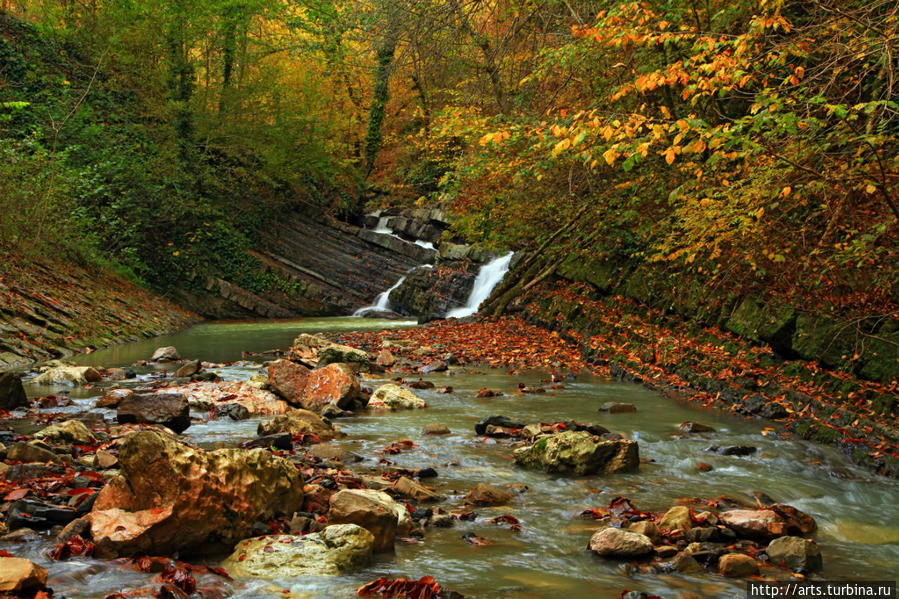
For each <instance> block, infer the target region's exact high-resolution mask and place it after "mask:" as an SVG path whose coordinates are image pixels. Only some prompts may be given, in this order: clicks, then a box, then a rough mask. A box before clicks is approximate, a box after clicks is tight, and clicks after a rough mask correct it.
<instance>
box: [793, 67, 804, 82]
mask: <svg viewBox="0 0 899 599" xmlns="http://www.w3.org/2000/svg"><path fill="white" fill-rule="evenodd" d="M793 72H794V73H796V77H798V78H799V79H802V78H803V77H805V67H796V69H794V71H793Z"/></svg>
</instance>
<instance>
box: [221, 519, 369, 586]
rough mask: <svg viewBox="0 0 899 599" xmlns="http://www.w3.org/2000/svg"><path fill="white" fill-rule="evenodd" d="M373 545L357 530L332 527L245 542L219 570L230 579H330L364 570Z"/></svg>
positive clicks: (357, 528) (344, 525)
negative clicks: (322, 577) (235, 577)
mask: <svg viewBox="0 0 899 599" xmlns="http://www.w3.org/2000/svg"><path fill="white" fill-rule="evenodd" d="M374 545H375V538H374V536H373V535H372V534H371V533H370V532H369V531H367V530H366V529H364V528H362V527H361V526H357V525H355V524H334V525H331V526H328V527H326V528H325V529H324V530H323V531H321V532H314V533H311V534H307V535H304V536H294V535H271V536H264V537H255V538H252V539H247V540H245V541H243V542H241V543H239V544H238V545H237V548H236V549H235V551H234V553H232V554H231V556H230V557H229V558H228V559H226V560H225V561H224V562H223V563H222V566H223V567H224V568H225V569H226V570H227V571H228V572H229V573H230V574H231V575H232V576H260V577H263V578H292V577H297V576H333V575H338V574H344V573H346V572H350V571H352V570H355V569H357V568H361V567H364V566H367V565H368V564H369V562H371V557H372V553H373V550H374Z"/></svg>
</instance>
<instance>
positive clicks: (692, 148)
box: [684, 138, 706, 154]
mask: <svg viewBox="0 0 899 599" xmlns="http://www.w3.org/2000/svg"><path fill="white" fill-rule="evenodd" d="M705 148H706V145H705V142H704V141H702V138H697V139H696V140H694V141H693V142H692V143H690V144H689V145H687V146H686V147H685V148H684V152H688V153H690V154H701V153H702V152H703V151H705Z"/></svg>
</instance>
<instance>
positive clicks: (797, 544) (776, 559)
mask: <svg viewBox="0 0 899 599" xmlns="http://www.w3.org/2000/svg"><path fill="white" fill-rule="evenodd" d="M766 553H767V554H768V560H769V561H770V562H771V563H772V564H773V565H775V566H780V565H784V566H786V567H787V568H790V569H791V570H801V571H803V572H816V571H818V570H820V569H821V567H822V565H823V560H822V559H821V550H820V549H819V548H818V544H817V543H816V542H815V541H813V540H812V539H803V538H802V537H780V538H779V539H774V540H773V541H771V543H770V544H769V545H768V549H767V550H766Z"/></svg>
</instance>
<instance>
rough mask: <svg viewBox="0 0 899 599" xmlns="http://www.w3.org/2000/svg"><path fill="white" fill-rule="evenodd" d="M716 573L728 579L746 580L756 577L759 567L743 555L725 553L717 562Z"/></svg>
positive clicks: (751, 559)
mask: <svg viewBox="0 0 899 599" xmlns="http://www.w3.org/2000/svg"><path fill="white" fill-rule="evenodd" d="M718 572H719V573H720V574H721V575H722V576H727V577H728V578H746V577H747V576H756V575H758V573H759V565H758V564H757V563H756V561H755V560H754V559H753V558H751V557H749V556H748V555H745V554H743V553H727V554H725V555H722V556H721V558H720V559H719V560H718Z"/></svg>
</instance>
